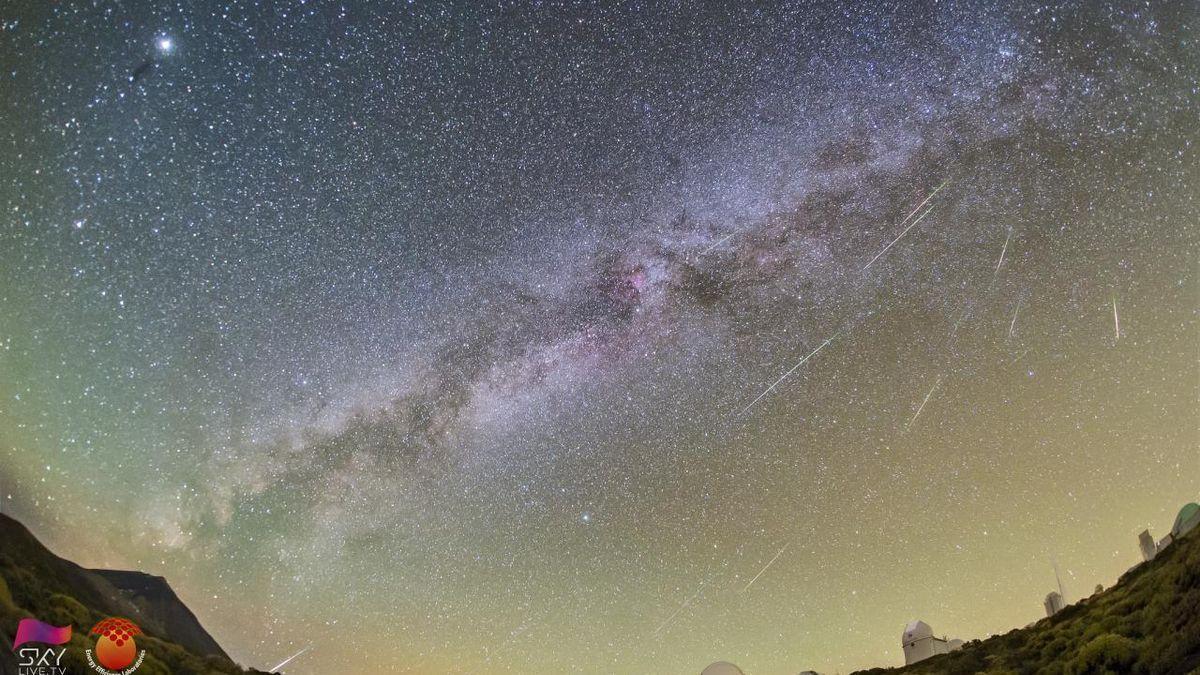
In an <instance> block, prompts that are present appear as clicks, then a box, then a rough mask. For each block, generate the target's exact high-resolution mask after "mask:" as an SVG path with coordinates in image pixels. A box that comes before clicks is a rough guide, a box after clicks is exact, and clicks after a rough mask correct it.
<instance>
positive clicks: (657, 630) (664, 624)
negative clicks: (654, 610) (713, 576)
mask: <svg viewBox="0 0 1200 675" xmlns="http://www.w3.org/2000/svg"><path fill="white" fill-rule="evenodd" d="M707 583H708V580H707V579H705V580H704V581H702V582H700V588H697V589H696V592H695V593H692V596H691V597H690V598H688V599H687V600H684V601H683V604H682V605H680V606H679V608H678V609H676V610H675V611H674V612H672V613H671V616H668V617H667V620H666V621H663V622H662V623H660V624H658V628H655V629H654V633H653V634H654V635H656V636H657V635H658V634H659V633H661V632H662V630H663V629H664V628H666V627H667V625H669V624H670V623H671V622H672V621H674V620H675V617H677V616H679V613H680V612H682V611H683V610H685V609H687V606H688V605H690V604H692V601H693V600H695V599H696V596H698V595H700V591H702V590H704V585H705V584H707Z"/></svg>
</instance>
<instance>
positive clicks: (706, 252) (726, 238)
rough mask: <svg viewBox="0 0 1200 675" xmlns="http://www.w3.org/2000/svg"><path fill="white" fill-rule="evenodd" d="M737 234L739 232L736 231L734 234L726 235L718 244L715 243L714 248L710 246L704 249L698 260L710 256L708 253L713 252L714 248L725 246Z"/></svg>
mask: <svg viewBox="0 0 1200 675" xmlns="http://www.w3.org/2000/svg"><path fill="white" fill-rule="evenodd" d="M737 233H738V230H734V231H733V232H730V233H729V234H727V235H725V236H724V237H722V238H721V240H720V241H718V242H717V243H715V244H713V245H712V246H709V247H708V248H706V249H704V250H703V251H701V252H700V255H698V256H696V257H697V258H703V257H704V256H706V255H708V252H709V251H711V250H713V249H714V248H716V247H718V246H720V245H721V244H724V243H725V242H727V241H729V239H730V238H731V237H732V236H733V235H735V234H737Z"/></svg>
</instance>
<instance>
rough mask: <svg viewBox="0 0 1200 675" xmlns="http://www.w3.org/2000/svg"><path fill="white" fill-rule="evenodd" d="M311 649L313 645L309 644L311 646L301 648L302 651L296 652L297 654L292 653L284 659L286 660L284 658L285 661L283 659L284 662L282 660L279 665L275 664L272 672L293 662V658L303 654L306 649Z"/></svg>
mask: <svg viewBox="0 0 1200 675" xmlns="http://www.w3.org/2000/svg"><path fill="white" fill-rule="evenodd" d="M310 649H312V645H309V646H307V647H305V648H304V649H301V650H300V651H298V652H296V653H295V654H292V655H291V656H289V657H287V658H286V659H284V660H283V661H282V662H281V663H280V664H279V665H277V666H275V667H274V668H272V669H271V672H272V673H274V672H277V671H278V670H279V669H280V668H282V667H284V666H286V665H287V664H289V663H291V662H292V660H293V659H295V658H296V657H297V656H300V655H301V654H303V653H304V652H306V651H308V650H310Z"/></svg>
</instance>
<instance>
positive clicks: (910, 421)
mask: <svg viewBox="0 0 1200 675" xmlns="http://www.w3.org/2000/svg"><path fill="white" fill-rule="evenodd" d="M941 383H942V376H941V375H939V376H938V379H937V381H936V382H934V383H933V386H932V387H930V388H929V393H928V394H925V400H923V401H921V405H920V406H918V407H917V412H916V414H914V415H913V416H912V419H911V420H909V421H908V424H907V425H905V427H904V428H905V430H908V429H911V428H912V425H913V422H916V421H917V418H918V417H920V416H921V411H923V410H925V404H926V403H929V397H930V396H933V392H934V391H935V390H937V388H938V385H939V384H941Z"/></svg>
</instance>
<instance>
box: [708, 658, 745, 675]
mask: <svg viewBox="0 0 1200 675" xmlns="http://www.w3.org/2000/svg"><path fill="white" fill-rule="evenodd" d="M700 675H746V674H745V673H743V672H742V669H741V668H738V667H737V666H735V665H733V664H732V663H729V662H728V661H717V662H716V663H714V664H712V665H710V666H709V667H707V668H705V669H704V670H703V671H701V672H700Z"/></svg>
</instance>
